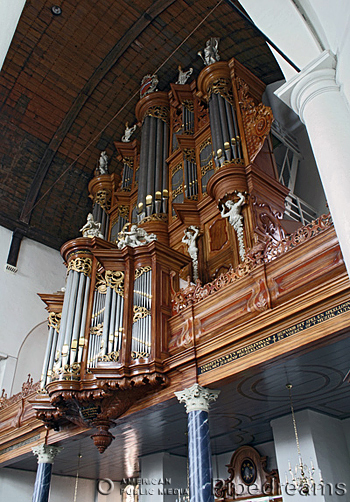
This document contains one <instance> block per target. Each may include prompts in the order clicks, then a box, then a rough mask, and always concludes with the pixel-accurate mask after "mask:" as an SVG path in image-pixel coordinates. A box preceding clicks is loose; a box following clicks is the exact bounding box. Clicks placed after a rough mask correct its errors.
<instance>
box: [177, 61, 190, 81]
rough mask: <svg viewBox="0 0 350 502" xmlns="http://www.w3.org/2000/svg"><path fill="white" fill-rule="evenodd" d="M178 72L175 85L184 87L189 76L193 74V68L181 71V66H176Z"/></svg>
mask: <svg viewBox="0 0 350 502" xmlns="http://www.w3.org/2000/svg"><path fill="white" fill-rule="evenodd" d="M178 70H179V76H178V77H177V81H176V83H177V84H181V85H184V84H186V82H187V80H188V79H189V78H190V76H191V75H192V73H193V68H190V69H189V70H187V71H182V68H181V66H180V65H179V66H178Z"/></svg>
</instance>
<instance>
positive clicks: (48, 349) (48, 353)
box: [40, 326, 55, 389]
mask: <svg viewBox="0 0 350 502" xmlns="http://www.w3.org/2000/svg"><path fill="white" fill-rule="evenodd" d="M54 332H55V328H54V327H53V326H49V337H48V340H47V345H46V351H45V358H44V364H43V371H42V373H41V379H40V388H41V389H43V388H44V387H45V385H46V383H47V378H48V369H49V363H50V356H51V354H52V352H53V350H54V349H53V337H54Z"/></svg>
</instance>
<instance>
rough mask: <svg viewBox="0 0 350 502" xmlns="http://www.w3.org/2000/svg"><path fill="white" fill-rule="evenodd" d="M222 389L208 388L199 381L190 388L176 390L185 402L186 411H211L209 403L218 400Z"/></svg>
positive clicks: (181, 401) (176, 394)
mask: <svg viewBox="0 0 350 502" xmlns="http://www.w3.org/2000/svg"><path fill="white" fill-rule="evenodd" d="M220 392H221V391H220V390H212V389H207V388H205V387H201V386H200V385H198V383H195V384H193V385H192V387H189V388H188V389H185V390H182V391H179V392H174V394H175V396H176V397H177V398H178V400H179V402H180V403H185V408H186V412H187V413H189V412H190V411H196V410H200V411H209V404H210V403H211V402H212V401H216V400H217V398H218V396H219V394H220Z"/></svg>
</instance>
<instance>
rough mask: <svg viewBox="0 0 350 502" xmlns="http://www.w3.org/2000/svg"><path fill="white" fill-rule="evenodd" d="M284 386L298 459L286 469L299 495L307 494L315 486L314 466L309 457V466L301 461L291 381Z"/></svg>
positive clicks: (321, 481)
mask: <svg viewBox="0 0 350 502" xmlns="http://www.w3.org/2000/svg"><path fill="white" fill-rule="evenodd" d="M286 387H287V389H288V391H289V401H290V409H291V412H292V420H293V428H294V435H295V442H296V444H297V451H298V459H299V462H298V463H297V464H296V466H295V468H294V470H293V469H292V466H291V463H290V462H289V466H288V467H289V469H288V470H289V473H290V475H291V478H292V484H293V485H294V486H295V487H296V489H297V490H298V491H299V493H300V494H301V495H309V494H310V493H311V491H312V489H313V488H315V486H316V481H315V479H314V472H315V467H314V465H313V463H312V460H311V459H310V468H309V467H308V466H307V465H306V464H304V462H303V459H302V456H301V452H300V444H299V436H298V429H297V422H296V420H295V414H294V406H293V400H292V387H293V386H292V384H291V383H287V385H286ZM286 482H287V484H288V477H287V475H286ZM320 483H323V479H322V475H321V471H320Z"/></svg>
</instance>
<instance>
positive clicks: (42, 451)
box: [32, 444, 63, 502]
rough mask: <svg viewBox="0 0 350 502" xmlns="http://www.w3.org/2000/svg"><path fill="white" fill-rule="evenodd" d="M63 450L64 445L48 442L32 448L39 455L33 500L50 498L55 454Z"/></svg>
mask: <svg viewBox="0 0 350 502" xmlns="http://www.w3.org/2000/svg"><path fill="white" fill-rule="evenodd" d="M61 450H63V448H62V447H59V446H52V445H46V444H42V445H39V446H34V447H33V448H32V451H33V453H34V455H36V456H37V457H38V469H37V471H36V478H35V484H34V493H33V499H32V502H47V501H48V500H49V493H50V483H51V471H52V464H53V461H54V458H55V456H56V455H57V454H58V453H59V452H60V451H61Z"/></svg>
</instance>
